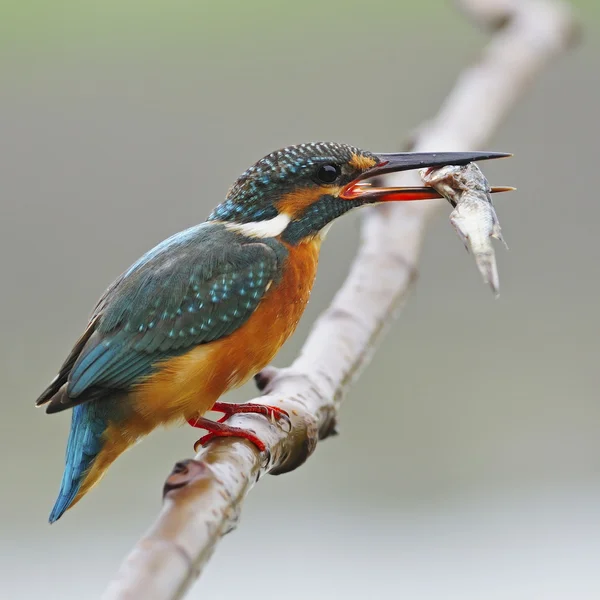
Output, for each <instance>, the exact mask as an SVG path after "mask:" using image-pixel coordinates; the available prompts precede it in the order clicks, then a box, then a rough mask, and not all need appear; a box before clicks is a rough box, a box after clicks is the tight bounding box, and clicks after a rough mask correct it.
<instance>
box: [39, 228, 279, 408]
mask: <svg viewBox="0 0 600 600" xmlns="http://www.w3.org/2000/svg"><path fill="white" fill-rule="evenodd" d="M286 255H287V251H286V249H285V247H284V246H283V245H281V244H280V243H278V242H277V241H275V240H272V239H270V240H260V241H257V240H256V239H252V238H245V237H243V236H240V235H239V234H236V233H233V232H231V231H229V230H227V229H225V228H224V227H223V225H220V224H213V223H204V224H202V225H198V226H196V227H193V228H191V229H188V230H186V231H184V232H181V233H179V234H176V235H175V236H173V237H171V238H169V239H168V240H165V241H164V242H162V243H161V244H159V245H158V246H156V247H155V248H154V249H152V250H151V251H150V252H148V253H147V254H146V255H145V256H143V257H142V258H141V259H140V260H139V261H138V262H137V263H135V264H134V265H133V266H132V267H131V268H130V269H129V270H128V271H126V272H125V273H124V274H123V275H122V276H121V277H120V278H119V279H117V281H116V282H115V283H114V284H113V285H112V286H111V287H110V288H109V289H108V290H107V291H106V293H105V294H104V296H103V297H102V298H101V299H100V301H99V302H98V305H97V306H96V309H95V311H94V314H93V315H92V318H91V320H90V325H89V327H88V330H86V332H85V333H84V335H83V336H82V338H81V339H80V341H79V342H78V344H77V345H76V346H75V348H74V349H73V351H72V352H71V354H70V355H69V357H68V358H67V360H66V362H65V364H64V365H63V368H62V369H61V371H60V373H59V375H58V377H57V379H56V380H55V381H54V382H53V383H52V384H51V386H50V387H49V388H48V390H46V392H44V394H42V396H41V397H40V399H39V400H38V404H43V403H45V402H47V401H49V400H50V401H51V404H50V406H49V407H48V412H56V411H58V410H64V409H65V408H69V407H71V406H74V405H75V404H79V403H80V402H82V401H86V400H90V399H93V398H96V397H99V396H103V395H104V394H105V393H106V391H108V390H114V389H127V388H128V387H130V386H131V385H132V384H134V383H135V382H136V381H138V380H139V378H140V377H143V376H145V375H147V374H149V373H151V372H152V370H153V368H155V365H156V364H157V363H159V362H160V361H162V360H165V359H167V358H170V357H172V356H176V355H178V354H182V353H185V352H186V351H188V350H189V349H190V348H191V347H192V346H196V345H198V344H204V343H207V342H211V341H214V340H216V339H219V338H221V337H224V336H227V335H229V334H231V333H232V332H234V331H235V330H236V329H237V328H238V327H240V326H241V325H242V324H243V323H245V322H246V320H247V319H248V318H249V317H250V315H251V314H252V313H253V312H254V310H255V309H256V307H257V306H258V304H259V302H260V301H261V299H262V297H263V296H264V294H265V292H266V290H267V289H268V288H269V286H270V285H271V284H273V283H275V284H276V283H277V281H278V278H279V273H280V271H281V265H282V262H283V261H284V260H285V257H286ZM65 383H66V384H67V385H66V389H65V388H63V386H64V384H65ZM61 388H62V393H60V394H57V392H58V391H59V390H60V389H61Z"/></svg>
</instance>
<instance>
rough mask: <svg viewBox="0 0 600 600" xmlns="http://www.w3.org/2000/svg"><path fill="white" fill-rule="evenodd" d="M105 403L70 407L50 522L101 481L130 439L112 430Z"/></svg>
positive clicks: (129, 442)
mask: <svg viewBox="0 0 600 600" xmlns="http://www.w3.org/2000/svg"><path fill="white" fill-rule="evenodd" d="M108 404H110V400H109V399H102V400H101V401H91V402H86V403H84V404H80V405H77V406H75V407H74V408H73V413H72V418H71V431H70V433H69V439H68V442H67V451H66V457H65V463H66V464H65V470H64V473H63V477H62V482H61V484H60V491H59V493H58V498H57V499H56V502H55V504H54V508H53V509H52V512H51V513H50V518H49V521H50V523H54V522H55V521H57V520H58V519H60V517H61V516H62V515H63V514H64V512H65V511H66V510H67V509H69V508H71V507H72V506H74V505H75V504H77V502H79V500H81V498H83V496H85V494H86V493H87V492H88V491H89V490H90V489H91V488H92V487H93V486H94V485H95V484H96V483H98V481H100V478H101V477H102V476H103V475H104V473H105V472H106V469H108V467H109V466H110V464H111V463H112V462H113V461H114V460H115V459H116V458H117V456H119V455H120V454H121V453H122V452H124V451H125V450H126V449H127V448H128V446H130V445H131V444H132V443H133V440H130V439H127V438H126V437H125V436H123V435H120V434H118V430H117V431H115V430H116V429H117V428H115V427H113V426H111V425H110V422H109V420H108V418H107V412H109V411H107V408H108V406H107V405H108ZM109 428H110V431H109ZM107 434H110V435H107ZM115 434H116V435H115Z"/></svg>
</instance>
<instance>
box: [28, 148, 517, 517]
mask: <svg viewBox="0 0 600 600" xmlns="http://www.w3.org/2000/svg"><path fill="white" fill-rule="evenodd" d="M505 156H509V155H508V154H505V153H495V152H438V153H414V152H402V153H391V154H389V153H388V154H378V153H372V152H369V151H365V150H361V149H359V148H356V147H354V146H350V145H347V144H342V143H335V142H311V143H304V144H298V145H293V146H288V147H285V148H282V149H280V150H277V151H275V152H272V153H270V154H268V155H267V156H265V157H264V158H262V159H260V160H259V161H258V162H256V163H255V164H254V165H253V166H252V167H250V168H249V169H248V170H247V171H246V172H244V173H243V174H242V175H241V176H240V177H239V178H238V179H237V181H236V182H235V183H234V185H233V186H232V187H231V188H230V189H229V192H228V193H227V195H226V197H225V199H224V200H223V201H222V202H221V203H220V204H219V205H218V206H217V207H216V208H215V209H214V210H213V211H212V212H211V213H210V215H209V216H208V218H207V219H206V220H205V221H204V222H202V223H200V224H198V225H195V226H193V227H191V228H189V229H186V230H185V231H182V232H179V233H176V234H175V235H173V236H171V237H169V238H168V239H166V240H164V241H163V242H161V243H159V244H158V245H157V246H156V247H154V248H153V249H151V250H150V251H149V252H147V253H146V254H144V255H143V256H142V257H141V258H140V259H139V260H137V261H136V262H135V263H134V264H133V265H131V266H130V267H129V268H128V269H127V270H126V271H125V272H124V273H122V274H121V275H120V276H119V277H118V278H117V279H116V280H115V281H114V282H113V283H112V284H111V285H110V286H109V287H108V288H107V290H106V291H105V293H104V294H103V295H102V297H101V298H100V300H99V301H98V303H97V304H96V306H95V308H94V310H93V312H92V314H91V317H90V319H89V322H88V324H87V327H86V328H85V330H84V332H83V334H82V335H81V337H80V338H79V339H78V340H77V342H76V343H75V345H74V346H73V349H72V350H71V352H70V353H69V354H68V356H67V358H66V360H65V361H64V363H63V364H62V366H61V367H60V370H59V372H58V375H57V376H56V377H55V378H54V380H53V381H52V382H51V383H50V385H49V386H48V387H47V389H46V390H45V391H44V392H43V393H42V394H41V396H40V397H39V399H38V400H37V402H36V405H37V406H41V405H47V409H46V412H47V413H50V414H52V413H58V412H61V411H63V410H67V409H72V414H71V427H70V432H69V436H68V441H67V448H66V457H65V467H64V473H63V477H62V481H61V485H60V491H59V494H58V498H57V499H56V503H55V505H54V507H53V509H52V511H51V514H50V517H49V521H50V523H53V522H55V521H56V520H57V519H59V518H60V517H61V516H62V515H63V513H64V512H65V511H66V510H67V509H69V508H71V507H72V506H74V505H75V504H76V503H77V502H79V500H80V499H81V498H82V497H83V496H84V495H85V494H86V493H87V492H88V491H89V490H90V489H91V488H92V487H93V486H94V485H95V484H96V483H97V482H98V481H99V480H100V478H101V477H102V476H103V475H104V473H105V472H106V470H107V469H108V467H109V466H110V465H111V463H112V462H113V461H114V460H115V459H116V458H117V457H118V456H119V455H120V454H121V453H123V452H124V451H125V450H126V449H128V448H129V447H130V446H132V445H133V444H134V443H135V442H137V441H138V440H139V439H141V438H142V437H144V436H145V435H147V434H148V433H150V432H151V431H152V430H153V429H155V428H157V427H159V426H164V425H169V424H177V423H180V424H183V423H185V422H186V421H187V422H188V423H190V424H191V425H193V426H195V427H199V428H202V429H204V430H206V431H207V432H208V433H207V434H206V435H205V436H204V437H202V438H200V440H198V442H197V445H198V444H202V445H204V444H207V443H208V442H209V441H211V440H212V439H213V438H215V437H222V436H236V437H240V438H244V439H246V440H248V441H249V442H251V443H253V444H254V445H255V446H256V447H257V449H258V450H259V451H261V452H262V451H265V445H264V444H263V442H262V441H261V440H260V439H258V438H257V437H256V436H255V435H254V434H253V433H252V432H250V431H247V430H244V429H241V428H234V427H231V426H228V425H227V424H226V423H225V420H226V419H227V418H229V417H230V416H231V415H232V414H236V413H240V412H248V413H258V414H261V415H264V416H266V417H269V418H271V419H273V420H276V421H281V420H285V419H286V418H287V417H288V415H287V413H286V412H285V411H283V410H282V409H280V408H277V407H272V406H266V405H260V404H255V403H246V404H233V403H225V402H220V401H219V398H220V397H221V396H222V395H223V394H224V393H225V392H227V391H229V390H231V389H233V388H235V387H238V386H240V385H242V384H243V383H244V382H245V381H247V380H248V379H249V378H250V377H252V376H254V375H256V374H257V373H259V372H260V371H261V370H262V369H264V368H265V367H266V366H267V365H268V364H269V363H270V362H271V360H272V359H273V357H274V356H275V355H276V354H277V352H278V350H279V349H280V348H281V346H282V345H283V343H284V342H285V341H286V340H287V339H288V338H289V337H290V336H291V335H292V333H293V332H294V330H295V329H296V326H297V324H298V322H299V320H300V317H301V316H302V313H303V312H304V309H305V307H306V305H307V303H308V300H309V296H310V293H311V290H312V287H313V282H314V279H315V275H316V272H317V263H318V259H319V252H320V248H321V242H322V240H323V238H324V236H325V234H326V232H327V230H328V229H329V226H330V225H331V223H332V221H333V220H335V219H337V218H338V217H340V216H342V215H343V214H345V213H347V212H349V211H351V210H353V209H356V208H359V207H362V206H367V205H373V204H378V203H383V202H389V201H406V200H422V199H423V200H424V199H428V198H439V197H440V196H439V194H438V193H437V192H436V191H434V190H433V188H431V187H422V188H418V187H417V188H403V187H377V186H376V185H374V183H376V182H377V181H380V179H377V178H380V177H381V176H382V175H385V174H387V173H393V172H397V171H405V170H411V169H419V168H425V167H432V168H435V167H440V166H444V165H450V164H451V165H464V164H468V163H470V162H473V161H479V160H487V159H494V158H502V157H505ZM210 410H213V411H217V412H222V413H223V415H224V416H223V418H221V419H219V420H218V421H212V420H209V419H207V418H205V417H204V416H203V415H204V414H205V413H206V412H208V411H210ZM197 445H196V446H195V447H196V448H197Z"/></svg>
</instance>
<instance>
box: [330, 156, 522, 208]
mask: <svg viewBox="0 0 600 600" xmlns="http://www.w3.org/2000/svg"><path fill="white" fill-rule="evenodd" d="M374 156H375V157H376V158H377V159H378V162H377V164H376V165H374V166H373V167H371V168H369V169H366V170H365V171H363V172H362V173H361V175H360V176H359V177H357V178H356V179H355V180H354V181H351V182H350V183H349V184H348V185H346V186H345V187H344V189H343V190H342V192H341V193H340V198H343V199H345V200H363V201H364V202H405V201H407V200H427V199H429V198H440V197H441V196H440V194H438V192H436V191H435V190H434V189H433V188H432V187H374V186H372V185H371V184H370V183H369V182H368V181H367V180H369V179H373V178H375V177H379V176H380V175H387V174H389V173H397V172H399V171H411V170H413V169H423V168H427V167H433V168H437V167H444V166H446V165H467V164H469V163H471V162H476V161H480V160H491V159H495V158H508V157H510V156H512V154H507V153H505V152H398V153H394V154H375V155H374ZM513 189H514V188H511V187H493V188H491V191H492V192H508V191H511V190H513Z"/></svg>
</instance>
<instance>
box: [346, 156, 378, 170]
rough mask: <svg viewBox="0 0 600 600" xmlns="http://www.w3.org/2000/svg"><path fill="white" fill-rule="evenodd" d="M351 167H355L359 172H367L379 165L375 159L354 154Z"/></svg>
mask: <svg viewBox="0 0 600 600" xmlns="http://www.w3.org/2000/svg"><path fill="white" fill-rule="evenodd" d="M349 164H350V166H351V167H354V168H355V169H357V170H358V171H366V170H367V169H370V168H371V167H374V166H375V165H376V164H377V161H376V160H375V159H374V158H370V157H368V156H361V155H359V154H353V155H352V158H351V159H350V161H349Z"/></svg>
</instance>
